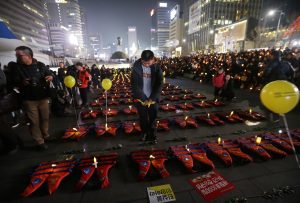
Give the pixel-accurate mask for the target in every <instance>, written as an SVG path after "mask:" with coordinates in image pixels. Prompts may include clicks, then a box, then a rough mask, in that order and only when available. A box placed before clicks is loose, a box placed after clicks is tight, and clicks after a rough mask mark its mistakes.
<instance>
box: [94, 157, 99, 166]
mask: <svg viewBox="0 0 300 203" xmlns="http://www.w3.org/2000/svg"><path fill="white" fill-rule="evenodd" d="M93 165H94V166H95V168H97V166H98V162H97V159H96V157H94V163H93Z"/></svg>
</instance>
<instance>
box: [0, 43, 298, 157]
mask: <svg viewBox="0 0 300 203" xmlns="http://www.w3.org/2000/svg"><path fill="white" fill-rule="evenodd" d="M15 51H16V58H17V59H16V62H11V63H9V64H8V65H7V66H5V67H3V69H0V70H1V72H0V87H1V88H0V98H1V101H0V110H1V108H2V109H3V105H2V103H3V102H2V100H4V99H3V98H6V97H5V96H7V95H8V94H9V93H12V92H15V93H19V94H15V95H19V96H18V101H20V102H19V108H21V107H22V111H23V112H24V114H25V115H26V119H27V123H28V124H29V130H30V134H31V136H32V138H33V140H34V141H35V143H36V147H37V149H38V150H46V149H47V148H48V147H47V145H46V142H47V141H48V140H50V138H51V136H50V135H49V132H48V129H49V113H50V111H51V112H52V114H54V115H55V116H66V115H68V114H70V113H71V110H70V109H71V108H73V106H71V105H74V106H76V108H87V107H88V92H89V91H90V90H91V91H92V90H94V89H98V88H100V87H101V81H102V80H103V79H104V78H112V76H113V75H114V74H115V73H116V71H124V72H126V73H131V70H132V69H124V70H116V69H107V68H105V67H104V66H102V67H100V68H99V67H97V65H96V64H94V65H92V66H91V68H89V67H88V66H87V65H84V64H82V63H80V62H78V63H76V64H75V65H71V66H65V64H64V63H63V62H61V63H60V64H59V68H58V70H57V72H54V71H51V70H50V69H49V66H45V65H44V64H43V63H41V62H38V61H36V60H35V59H34V55H33V52H32V50H31V49H30V48H29V47H25V46H21V47H17V48H16V50H15ZM151 60H152V59H151ZM153 60H154V59H153ZM153 63H154V62H153ZM156 64H158V65H160V67H161V69H162V71H163V72H164V75H165V76H166V77H171V78H175V77H180V76H185V75H189V76H190V77H191V78H192V79H194V80H197V81H200V83H205V84H212V85H213V87H214V88H215V91H214V96H215V98H216V99H217V98H220V99H224V100H228V101H230V100H232V99H233V98H234V96H235V95H234V88H244V89H250V90H260V89H261V88H262V86H263V85H265V84H266V83H268V82H271V81H274V80H288V81H291V82H293V83H295V84H296V85H297V86H299V81H300V78H299V76H300V74H299V67H300V51H299V49H296V48H294V49H286V50H283V51H278V50H273V49H269V50H254V51H246V52H239V53H222V54H220V53H214V54H194V55H190V56H184V57H175V58H161V59H156ZM146 65H147V64H146ZM144 66H145V65H143V66H141V67H142V68H144ZM2 70H3V71H4V72H2ZM147 70H148V69H147ZM4 73H5V74H4ZM68 75H71V76H73V77H74V78H75V80H76V85H75V87H74V88H72V89H70V88H66V87H65V85H64V78H65V77H66V76H68ZM144 80H145V79H144ZM149 84H150V83H149ZM49 98H50V99H51V108H49ZM1 102H2V103H1ZM8 103H9V102H8ZM9 104H12V103H9ZM4 108H7V109H9V108H8V107H6V106H5V107H4ZM12 111H13V108H12ZM8 115H11V112H4V111H3V110H2V111H0V124H1V127H0V138H1V140H2V145H3V146H4V152H6V153H12V152H15V151H16V150H17V149H18V148H19V147H20V146H22V141H21V140H20V138H19V137H18V136H17V135H16V133H15V132H14V131H13V130H12V129H11V127H10V126H9V124H8V122H7V121H6V117H7V116H8ZM152 137H153V136H152Z"/></svg>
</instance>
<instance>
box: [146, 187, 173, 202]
mask: <svg viewBox="0 0 300 203" xmlns="http://www.w3.org/2000/svg"><path fill="white" fill-rule="evenodd" d="M147 192H148V197H149V201H150V203H158V202H172V201H176V198H175V194H174V192H173V190H172V188H171V185H170V184H166V185H158V186H153V187H147Z"/></svg>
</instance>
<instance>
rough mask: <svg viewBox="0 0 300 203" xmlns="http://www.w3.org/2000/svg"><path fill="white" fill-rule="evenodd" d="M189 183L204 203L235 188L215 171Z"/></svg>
mask: <svg viewBox="0 0 300 203" xmlns="http://www.w3.org/2000/svg"><path fill="white" fill-rule="evenodd" d="M189 182H190V184H191V185H192V186H193V187H194V188H195V189H196V191H197V192H199V193H200V195H201V196H202V197H203V199H204V200H205V201H212V200H214V199H216V198H217V197H219V196H221V195H223V194H224V193H226V192H229V191H231V190H233V189H234V188H235V186H234V185H233V184H232V183H230V182H228V181H227V180H225V178H224V177H223V176H221V174H219V173H218V172H217V171H216V170H213V171H210V172H208V173H207V174H204V175H201V176H198V177H196V178H194V179H192V180H190V181H189Z"/></svg>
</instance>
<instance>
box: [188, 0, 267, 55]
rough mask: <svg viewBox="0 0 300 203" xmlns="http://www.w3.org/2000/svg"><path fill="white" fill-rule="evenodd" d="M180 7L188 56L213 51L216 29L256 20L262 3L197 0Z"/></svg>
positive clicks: (233, 0)
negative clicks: (201, 51) (182, 12)
mask: <svg viewBox="0 0 300 203" xmlns="http://www.w3.org/2000/svg"><path fill="white" fill-rule="evenodd" d="M184 3H185V6H184V13H185V15H184V16H185V19H184V26H185V36H184V39H186V41H187V49H186V51H187V52H188V53H190V52H196V51H200V50H206V51H209V50H214V37H215V29H216V28H218V27H222V26H225V25H230V24H232V23H235V22H238V21H240V20H243V19H247V18H254V19H256V20H258V19H259V18H260V13H261V6H262V0H249V1H240V0H229V1H228V0H200V1H184ZM187 13H188V15H187Z"/></svg>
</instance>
